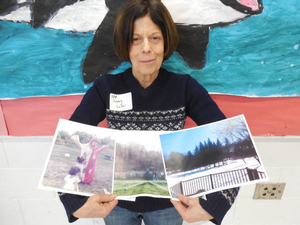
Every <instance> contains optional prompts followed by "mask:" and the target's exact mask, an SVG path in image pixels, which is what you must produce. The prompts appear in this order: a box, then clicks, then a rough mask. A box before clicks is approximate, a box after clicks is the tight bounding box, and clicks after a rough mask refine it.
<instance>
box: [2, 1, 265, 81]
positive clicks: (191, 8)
mask: <svg viewBox="0 0 300 225" xmlns="http://www.w3.org/2000/svg"><path fill="white" fill-rule="evenodd" d="M4 1H6V5H7V10H6V13H5V9H1V8H0V9H1V10H2V14H1V11H0V20H12V21H16V22H27V23H29V24H31V25H32V26H33V27H35V28H39V27H42V26H43V27H49V28H53V29H64V30H69V31H74V32H89V31H93V32H94V39H93V42H92V43H91V45H90V46H89V48H88V51H87V54H86V57H85V59H84V62H83V65H82V75H83V76H82V78H83V81H84V83H91V82H93V81H94V80H95V79H96V78H97V77H100V76H101V75H102V74H105V73H108V72H110V71H112V70H114V69H115V68H117V67H118V66H119V65H120V64H121V63H122V61H121V59H119V58H118V57H117V56H116V55H115V53H114V47H113V43H112V33H113V27H114V23H115V19H116V17H117V14H118V11H119V9H120V8H121V7H122V6H123V5H124V4H126V3H127V2H128V0H81V1H80V0H51V1H48V0H35V1H33V0H23V1H22V0H19V1H16V0H4ZM162 2H163V3H164V4H165V5H166V7H167V8H168V9H169V11H170V13H171V15H172V17H173V19H174V22H175V23H176V26H177V29H178V33H179V43H178V47H177V49H176V51H177V52H178V53H179V54H180V56H181V57H182V58H183V60H184V61H185V62H186V63H187V65H188V66H189V67H191V68H195V69H201V68H203V67H204V66H205V58H206V49H207V45H208V42H209V30H210V29H212V28H214V27H223V26H228V25H230V24H233V23H237V22H239V21H241V20H244V19H246V18H247V17H249V16H252V15H257V14H260V13H261V12H262V11H263V6H262V1H261V0H162ZM8 6H9V7H8ZM12 9H14V10H12ZM18 12H19V13H18Z"/></svg>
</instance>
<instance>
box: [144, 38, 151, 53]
mask: <svg viewBox="0 0 300 225" xmlns="http://www.w3.org/2000/svg"><path fill="white" fill-rule="evenodd" d="M150 51H151V46H150V42H149V40H148V38H145V40H144V41H143V53H148V52H150Z"/></svg>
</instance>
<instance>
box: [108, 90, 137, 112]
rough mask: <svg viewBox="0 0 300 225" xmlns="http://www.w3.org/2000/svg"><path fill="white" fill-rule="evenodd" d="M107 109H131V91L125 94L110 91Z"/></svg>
mask: <svg viewBox="0 0 300 225" xmlns="http://www.w3.org/2000/svg"><path fill="white" fill-rule="evenodd" d="M109 109H110V110H115V111H125V110H131V109H132V96H131V92H129V93H125V94H113V93H110V96H109Z"/></svg>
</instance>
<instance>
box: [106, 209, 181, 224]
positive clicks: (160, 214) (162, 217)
mask: <svg viewBox="0 0 300 225" xmlns="http://www.w3.org/2000/svg"><path fill="white" fill-rule="evenodd" d="M142 220H144V223H145V225H182V223H183V220H182V218H181V216H180V214H179V213H178V212H177V210H176V209H175V208H174V207H172V208H167V209H162V210H156V211H153V212H144V213H138V212H132V211H129V210H127V209H124V208H121V207H118V206H116V207H115V208H114V209H113V210H112V211H111V212H110V214H109V215H108V216H107V217H106V218H104V221H105V224H106V225H141V224H142Z"/></svg>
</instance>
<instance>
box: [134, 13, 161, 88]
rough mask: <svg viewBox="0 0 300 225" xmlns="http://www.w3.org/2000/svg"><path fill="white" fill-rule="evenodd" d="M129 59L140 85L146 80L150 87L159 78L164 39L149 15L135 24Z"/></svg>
mask: <svg viewBox="0 0 300 225" xmlns="http://www.w3.org/2000/svg"><path fill="white" fill-rule="evenodd" d="M129 57H130V61H131V64H132V73H133V75H134V77H135V78H136V79H137V80H138V81H139V82H140V83H141V82H142V83H143V81H145V79H146V81H147V82H148V83H149V85H150V84H151V83H152V82H153V81H154V80H155V78H156V77H157V75H158V72H159V69H160V67H161V64H162V62H163V59H164V39H163V35H162V32H161V30H160V28H159V27H158V26H157V25H156V24H155V23H153V21H152V20H151V18H150V15H149V14H148V15H146V16H144V17H142V18H139V19H137V20H135V22H134V26H133V42H132V44H131V47H130V52H129ZM149 79H150V80H149ZM146 86H147V85H146Z"/></svg>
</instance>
